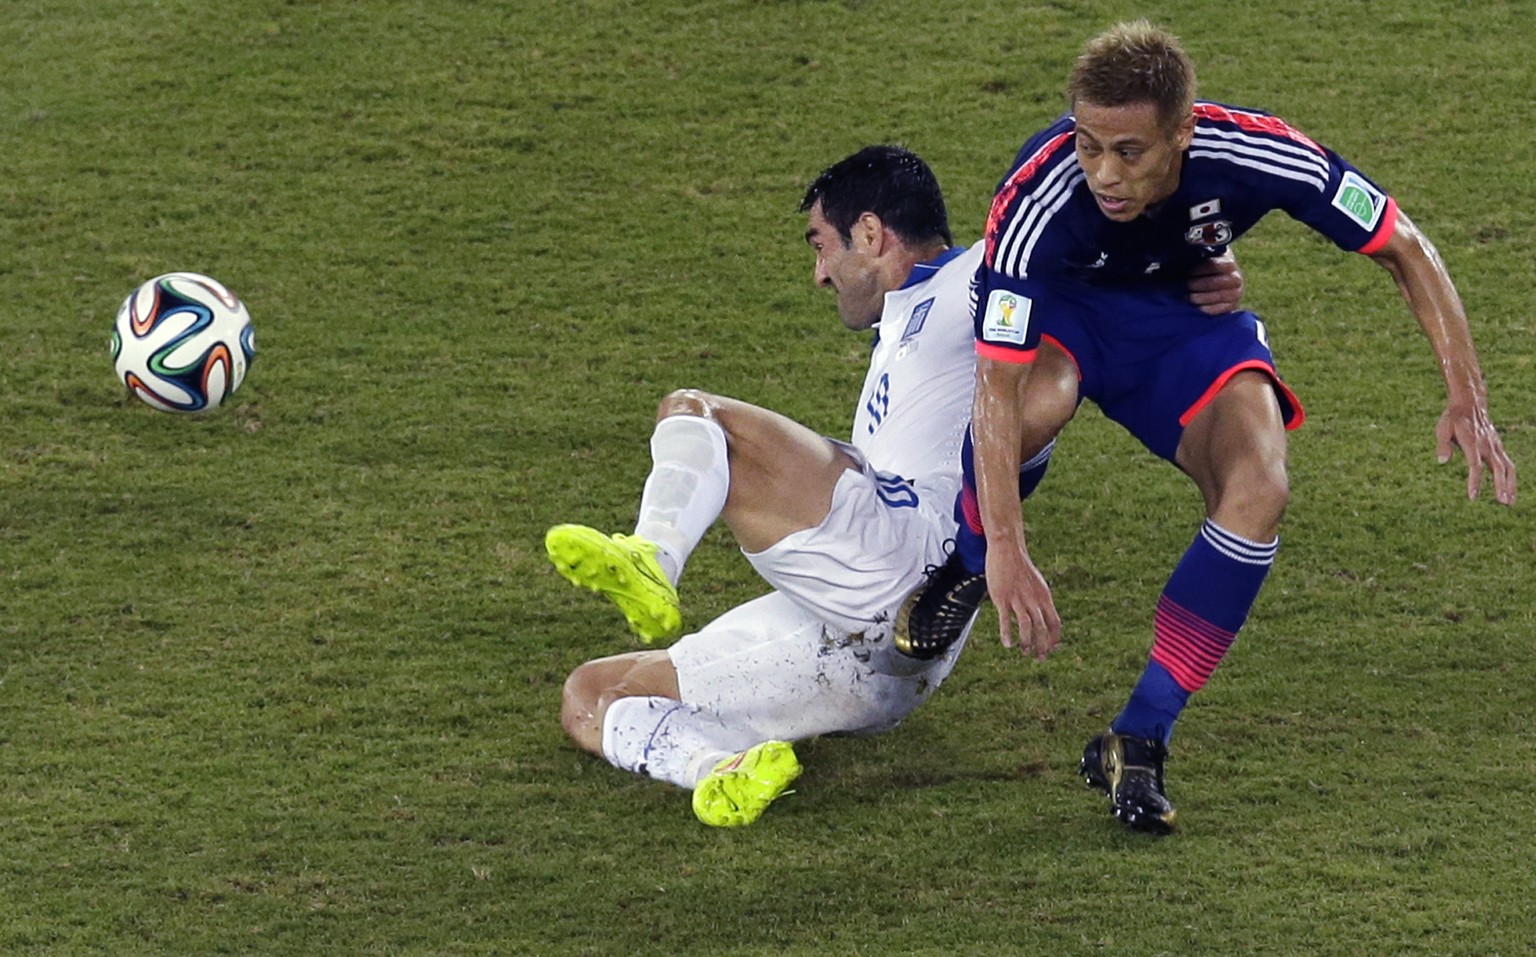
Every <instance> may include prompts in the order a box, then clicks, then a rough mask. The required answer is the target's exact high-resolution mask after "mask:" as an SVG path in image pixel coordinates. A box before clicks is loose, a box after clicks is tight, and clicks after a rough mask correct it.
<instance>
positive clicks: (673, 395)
mask: <svg viewBox="0 0 1536 957" xmlns="http://www.w3.org/2000/svg"><path fill="white" fill-rule="evenodd" d="M714 399H715V397H714V396H712V395H710V394H709V393H708V392H704V391H702V390H699V389H678V390H676V391H674V392H669V393H667V395H666V396H665V397H664V398H663V399H662V400H661V403H660V405H658V406H657V407H656V421H658V422H660V421H661V420H662V419H665V418H669V417H671V416H674V415H692V416H697V417H699V418H702V419H710V418H714Z"/></svg>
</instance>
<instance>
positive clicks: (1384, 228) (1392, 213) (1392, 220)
mask: <svg viewBox="0 0 1536 957" xmlns="http://www.w3.org/2000/svg"><path fill="white" fill-rule="evenodd" d="M1395 232H1397V200H1395V199H1393V198H1392V197H1390V196H1388V197H1387V209H1386V212H1384V213H1382V214H1381V225H1380V226H1379V227H1377V229H1376V235H1374V236H1372V237H1371V238H1370V241H1369V242H1367V243H1366V244H1365V245H1364V246H1361V247H1360V249H1359V250H1358V252H1359V253H1360V255H1362V256H1369V255H1372V254H1373V253H1378V252H1380V251H1381V247H1383V246H1385V245H1386V244H1387V241H1388V240H1390V239H1391V238H1392V234H1393V233H1395Z"/></svg>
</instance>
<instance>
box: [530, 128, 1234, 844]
mask: <svg viewBox="0 0 1536 957" xmlns="http://www.w3.org/2000/svg"><path fill="white" fill-rule="evenodd" d="M801 209H802V211H803V212H806V213H807V214H808V220H807V223H808V228H807V229H806V233H805V238H806V241H807V243H809V244H810V246H811V248H812V249H813V250H814V251H815V253H816V267H815V280H816V282H817V284H818V285H822V286H827V287H829V288H831V289H833V290H834V291H835V292H836V294H837V303H838V313H839V316H840V318H841V319H842V321H843V324H844V325H845V326H847V327H848V328H849V329H853V330H863V329H869V328H873V329H875V330H876V340H875V343H874V347H873V350H872V353H871V357H870V366H869V371H868V373H867V375H866V377H865V382H864V389H863V392H862V394H861V396H860V399H859V404H858V406H857V408H856V409H855V414H854V425H853V433H852V435H851V437H850V440H849V441H848V442H841V441H836V440H833V439H829V438H826V437H824V436H821V435H818V434H816V433H815V432H813V431H811V430H810V429H808V428H806V427H805V426H802V425H800V424H799V423H796V422H794V421H793V420H790V419H788V418H786V417H784V416H782V415H779V414H778V413H775V412H772V411H770V410H767V409H763V408H760V407H758V406H753V405H750V404H748V403H745V402H740V401H737V400H734V399H729V398H726V397H723V396H717V395H710V394H707V393H703V392H699V391H695V390H686V389H685V390H680V391H677V392H674V393H672V394H670V395H668V396H667V397H666V398H665V399H663V400H662V402H661V405H660V408H659V409H658V413H657V419H658V421H657V425H656V428H655V431H654V432H653V434H652V438H651V451H652V459H653V465H652V469H651V473H650V475H649V476H648V478H647V480H646V483H645V490H644V493H643V494H642V497H641V502H640V510H639V517H638V520H637V522H636V525H635V531H634V534H632V535H626V534H615V535H605V534H603V533H602V532H599V531H597V530H595V529H592V528H588V527H585V526H580V525H559V526H556V527H554V528H552V529H550V531H549V533H548V535H547V536H546V540H545V544H546V548H547V550H548V552H549V555H550V558H551V560H552V561H553V563H554V564H555V567H556V568H557V569H558V570H559V571H560V572H561V574H563V575H564V576H565V577H567V578H568V579H570V580H571V581H572V582H574V583H576V584H578V585H582V586H584V587H587V588H591V589H592V590H594V591H598V592H600V593H603V594H605V595H607V596H608V597H609V598H610V599H612V600H613V602H614V603H615V604H616V605H617V606H618V607H619V609H620V610H621V611H622V612H623V613H624V615H625V617H626V618H627V619H628V621H629V624H630V627H631V629H632V630H633V631H634V632H635V634H636V635H638V636H639V637H640V639H641V640H642V641H643V642H645V643H646V644H654V643H658V642H663V641H667V640H670V639H671V638H673V637H675V636H676V635H677V634H678V633H679V632H680V631H681V630H682V616H681V612H680V608H679V601H678V595H677V590H676V583H677V581H678V578H679V576H680V575H681V572H682V569H683V566H684V565H685V564H686V562H687V560H688V556H689V554H690V553H691V552H692V550H693V549H694V547H695V546H697V544H698V543H699V541H700V540H701V539H702V537H703V535H704V533H705V531H706V530H707V529H708V528H709V526H710V525H711V524H713V522H714V521H715V520H716V519H717V518H722V519H724V520H725V522H726V524H727V525H728V526H729V527H730V529H731V531H732V533H733V534H734V536H735V538H736V540H737V542H738V544H739V545H740V546H741V549H742V552H743V553H744V554H745V555H746V557H747V559H748V561H750V562H751V563H752V565H753V567H754V568H756V569H757V570H758V572H759V573H760V574H761V575H762V576H763V578H764V579H765V580H766V581H767V582H768V583H769V584H770V585H772V586H773V587H774V589H775V590H774V591H773V592H771V593H769V594H767V595H764V596H763V597H761V598H757V599H755V600H753V601H750V602H748V603H746V604H744V605H741V606H739V607H737V608H735V609H732V610H731V611H729V612H727V613H726V614H724V615H722V616H720V617H719V618H717V619H715V620H714V621H712V622H710V623H708V624H707V625H705V626H704V627H703V628H702V629H700V630H699V631H697V632H695V633H693V634H690V635H687V636H686V637H683V638H681V639H680V640H678V641H677V642H676V643H675V644H673V645H672V646H671V647H670V648H667V649H665V650H644V651H635V652H630V653H627V654H621V655H616V656H612V657H607V658H599V659H596V660H593V661H588V662H586V663H584V664H582V665H581V666H579V667H578V668H576V669H575V671H573V672H572V673H571V675H570V677H569V678H568V679H567V681H566V684H565V690H564V697H563V701H562V707H561V720H562V724H563V725H564V727H565V730H566V732H567V733H568V734H569V735H570V736H571V738H572V739H573V740H574V741H575V742H576V743H577V744H578V745H579V746H581V747H582V748H584V749H586V750H588V751H590V752H592V753H594V754H597V755H600V756H602V757H604V758H606V759H607V760H608V761H609V762H610V763H611V764H613V765H614V766H615V767H618V768H622V769H625V770H629V771H633V772H635V773H639V774H644V775H647V776H649V777H652V778H656V779H658V780H662V781H668V782H671V783H673V784H676V785H678V786H680V787H684V788H689V789H692V791H693V808H694V812H695V814H696V815H697V816H698V817H699V819H700V820H701V821H703V822H704V823H706V824H711V825H716V826H734V825H742V824H749V823H751V822H752V821H754V820H756V819H757V818H758V816H760V815H761V814H762V812H763V811H764V810H765V809H766V808H767V807H768V805H769V804H770V803H771V802H772V801H773V800H774V799H775V798H777V797H778V796H779V795H780V794H782V793H783V792H784V790H785V788H786V787H787V786H788V785H789V784H790V783H791V782H792V781H793V780H794V779H795V778H796V777H797V776H798V775H799V773H800V765H799V761H798V759H797V758H796V756H795V753H794V749H793V747H792V745H791V744H790V743H789V742H791V741H794V740H800V739H804V738H809V737H815V736H817V735H822V734H830V733H877V732H880V731H885V730H888V729H890V728H892V727H894V726H895V725H896V724H898V723H899V722H900V721H901V720H902V719H903V718H905V717H906V716H907V714H909V713H910V712H911V711H912V709H913V708H915V707H917V705H919V704H921V703H922V702H923V701H924V700H926V699H927V698H928V697H929V696H930V695H931V694H932V693H933V692H934V691H935V690H936V689H937V688H938V686H939V685H940V684H941V683H942V682H943V680H944V679H945V677H946V676H948V674H949V672H950V670H951V668H952V667H953V666H954V662H955V659H956V657H957V656H958V655H959V653H960V650H961V648H962V647H963V646H964V640H963V639H962V640H961V641H959V642H957V643H955V644H954V645H952V646H950V647H948V648H947V649H945V651H944V652H943V653H942V654H940V655H938V656H935V657H931V658H924V657H919V656H916V655H913V654H907V653H904V652H903V651H902V650H900V649H898V648H897V647H895V645H894V643H893V639H892V627H891V621H892V618H893V616H894V614H895V612H896V610H897V608H898V607H899V606H900V605H901V603H902V601H903V600H904V599H905V598H906V597H907V595H908V594H910V593H911V592H913V591H914V589H916V588H917V587H918V586H919V585H920V584H921V583H922V582H923V580H924V577H925V575H926V574H928V573H930V572H931V571H932V570H933V568H935V567H936V566H938V565H940V564H942V563H943V561H944V558H945V555H946V548H947V546H948V545H949V543H950V542H951V540H952V539H953V536H954V533H955V527H956V519H955V518H954V516H953V514H952V508H953V502H954V500H955V493H956V490H957V488H958V483H959V475H960V465H959V461H960V445H961V442H962V440H963V437H964V433H965V426H966V422H967V420H968V418H969V413H970V400H971V395H972V392H973V388H974V367H975V348H974V336H973V334H972V328H971V316H970V281H971V277H972V275H973V274H974V272H975V269H976V266H977V264H978V262H979V261H980V255H981V247H980V246H979V245H978V246H975V247H972V248H971V249H960V248H955V247H953V244H952V242H953V241H952V238H951V235H950V231H949V226H948V217H947V214H946V212H945V207H944V200H943V196H942V194H941V192H940V191H939V187H938V183H937V181H936V180H935V178H934V176H933V174H932V172H931V171H930V170H929V169H928V167H927V165H926V164H925V163H923V161H922V160H921V159H919V158H918V157H917V156H915V155H914V154H912V153H910V152H908V151H907V150H904V149H901V148H898V147H889V146H878V147H868V148H866V149H864V150H861V151H859V152H858V153H855V154H854V155H852V156H850V157H848V158H847V159H845V160H843V161H842V162H840V163H837V164H835V165H834V166H832V167H830V168H828V169H827V170H826V171H824V172H823V173H822V174H821V175H820V176H819V177H818V178H817V179H816V180H815V181H814V182H813V183H812V184H811V186H810V187H809V189H808V190H807V192H806V195H805V198H804V201H803V204H802V206H801ZM1240 285H1241V283H1240V277H1238V276H1237V275H1236V272H1235V268H1234V267H1231V266H1230V265H1229V264H1228V265H1227V267H1226V268H1225V269H1224V270H1223V271H1222V272H1221V273H1220V274H1219V275H1216V276H1212V277H1207V279H1206V281H1205V282H1204V284H1203V285H1201V284H1200V283H1198V282H1197V283H1196V284H1195V285H1194V286H1192V289H1199V290H1207V291H1205V292H1197V293H1196V295H1203V296H1205V297H1207V298H1208V299H1210V300H1211V301H1213V302H1218V301H1219V303H1220V305H1219V306H1215V307H1213V308H1218V309H1221V310H1225V309H1229V308H1231V307H1232V305H1233V304H1234V303H1235V300H1236V296H1237V295H1239V294H1240Z"/></svg>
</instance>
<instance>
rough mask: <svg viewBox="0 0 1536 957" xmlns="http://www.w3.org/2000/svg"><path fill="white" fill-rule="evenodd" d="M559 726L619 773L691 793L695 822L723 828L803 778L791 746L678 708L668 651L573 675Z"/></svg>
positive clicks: (588, 666)
mask: <svg viewBox="0 0 1536 957" xmlns="http://www.w3.org/2000/svg"><path fill="white" fill-rule="evenodd" d="M743 691H744V693H750V691H749V689H747V688H744V689H743ZM560 720H561V724H563V725H564V727H565V731H566V733H567V734H568V735H570V737H571V740H572V741H574V742H576V744H577V745H578V746H579V747H581V748H582V749H583V750H585V751H589V752H591V753H593V754H596V755H597V756H599V757H601V758H603V759H605V760H606V761H607V762H608V763H609V764H611V765H613V766H614V767H616V768H619V769H620V770H623V771H630V772H632V773H635V774H640V775H644V776H646V777H649V778H652V779H654V780H657V781H665V782H667V783H669V784H675V785H677V786H678V787H681V788H685V789H690V790H692V791H693V792H694V798H693V805H694V811H695V814H696V815H697V816H698V817H699V819H700V820H702V821H703V822H704V823H706V824H711V825H714V826H717V827H730V826H739V825H743V824H750V823H752V821H755V820H756V819H757V818H758V817H759V816H760V815H761V814H762V812H763V811H764V810H766V809H767V807H768V805H769V804H771V803H772V802H773V801H774V800H775V799H776V798H778V797H779V796H780V795H781V794H783V792H784V790H785V788H787V787H788V786H789V783H790V782H791V781H793V780H794V779H795V778H796V777H798V776H799V774H800V764H799V761H798V760H797V758H796V757H795V752H794V748H793V747H792V746H791V745H790V744H789V743H788V742H784V741H776V740H766V741H765V740H763V737H762V735H761V734H759V733H758V732H757V731H755V730H754V729H752V728H750V727H748V726H746V725H744V724H742V723H732V722H729V721H725V720H723V719H722V718H721V717H720V716H719V715H717V714H715V713H714V712H712V711H711V710H709V709H708V708H702V707H699V706H696V705H692V704H688V703H686V702H684V701H681V700H679V692H678V679H677V670H676V668H675V667H674V666H673V664H672V660H671V658H670V657H669V655H668V653H667V652H665V651H638V652H631V653H630V654H625V655H616V656H613V657H611V658H599V659H597V660H595V661H589V662H586V663H585V664H583V665H581V666H579V667H577V668H576V670H575V671H573V672H572V673H571V675H570V677H569V678H568V679H566V683H565V691H564V696H563V699H562V702H561V709H560Z"/></svg>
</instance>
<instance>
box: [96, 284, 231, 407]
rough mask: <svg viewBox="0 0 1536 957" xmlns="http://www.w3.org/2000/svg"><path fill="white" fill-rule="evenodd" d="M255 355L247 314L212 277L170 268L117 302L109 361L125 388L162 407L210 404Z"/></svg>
mask: <svg viewBox="0 0 1536 957" xmlns="http://www.w3.org/2000/svg"><path fill="white" fill-rule="evenodd" d="M255 357H256V336H255V333H254V331H253V330H252V328H251V314H250V313H249V312H247V311H246V309H245V304H244V303H242V302H241V301H240V300H239V299H237V298H235V294H234V293H232V292H230V291H229V290H228V289H226V288H224V285H223V283H220V282H219V281H218V280H215V279H209V278H208V277H207V276H201V275H198V274H197V273H195V272H173V273H166V274H165V275H163V276H156V277H155V278H154V279H151V280H150V281H148V282H146V283H144V285H142V286H140V287H139V288H137V289H135V290H134V291H133V292H132V293H130V294H129V296H128V298H127V299H124V300H123V304H122V306H121V307H119V308H118V310H117V324H116V326H115V327H114V328H113V330H112V361H113V362H114V363H115V364H116V366H117V377H118V379H120V380H121V381H122V383H123V384H124V385H126V386H127V387H128V391H130V392H132V393H133V394H134V395H136V396H138V397H139V398H140V399H143V400H144V401H145V402H147V403H149V404H150V405H151V406H154V407H155V408H157V409H160V410H161V411H163V412H203V411H206V410H208V409H214V408H218V406H219V404H220V403H222V402H223V401H224V400H225V399H227V398H229V396H230V394H231V393H233V392H234V391H235V390H236V389H238V388H240V383H241V382H244V381H245V370H246V368H247V367H248V366H249V365H250V363H251V360H252V359H254V358H255Z"/></svg>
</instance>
